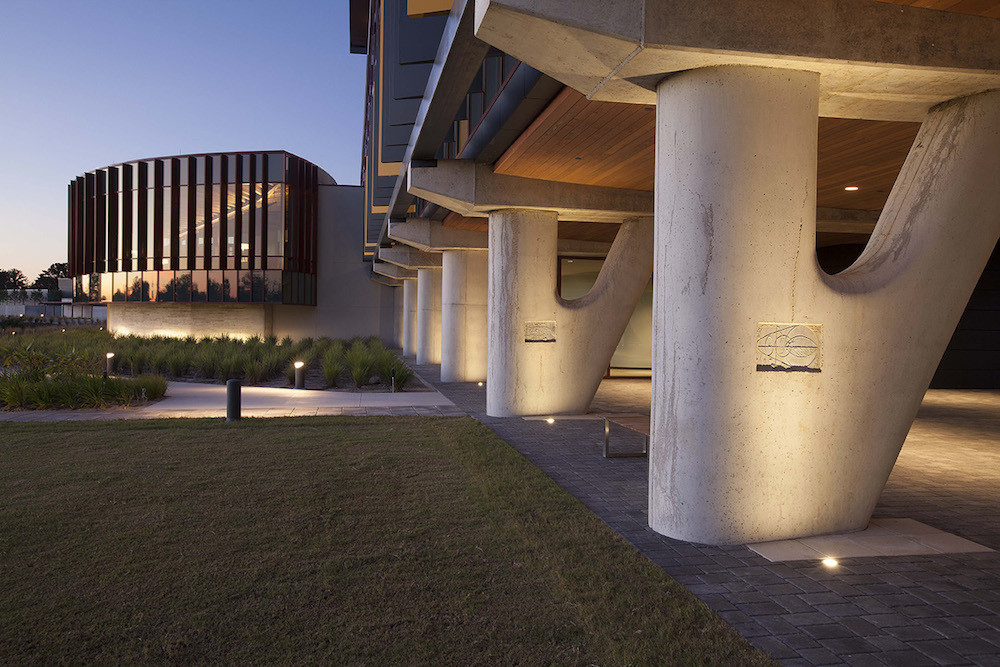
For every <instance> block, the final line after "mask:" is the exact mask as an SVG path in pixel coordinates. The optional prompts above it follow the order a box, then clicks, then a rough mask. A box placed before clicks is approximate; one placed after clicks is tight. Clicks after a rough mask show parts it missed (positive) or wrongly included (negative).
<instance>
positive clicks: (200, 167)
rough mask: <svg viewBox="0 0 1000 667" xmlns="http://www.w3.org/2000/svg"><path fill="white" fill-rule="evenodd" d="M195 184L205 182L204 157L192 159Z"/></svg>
mask: <svg viewBox="0 0 1000 667" xmlns="http://www.w3.org/2000/svg"><path fill="white" fill-rule="evenodd" d="M194 175H195V176H194V178H195V182H196V183H198V184H199V185H201V184H202V183H204V182H205V156H204V155H199V156H198V157H196V158H195V159H194Z"/></svg>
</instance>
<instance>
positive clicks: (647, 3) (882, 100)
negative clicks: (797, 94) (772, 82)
mask: <svg viewBox="0 0 1000 667" xmlns="http://www.w3.org/2000/svg"><path fill="white" fill-rule="evenodd" d="M475 1H476V36H477V37H479V38H480V39H482V40H483V41H486V42H489V43H490V44H492V45H493V46H496V47H497V48H499V49H502V50H503V51H505V52H507V53H510V54H511V55H513V56H514V57H516V58H518V59H520V60H522V61H524V62H526V63H528V64H529V65H531V66H532V67H535V68H537V69H539V70H541V71H543V72H545V73H546V74H548V75H549V76H552V77H553V78H555V79H557V80H559V81H561V82H563V83H565V84H566V85H568V86H570V87H572V88H575V89H576V90H578V91H580V92H581V93H583V94H585V95H586V96H587V97H588V98H589V99H593V100H603V101H615V102H632V103H638V104H653V103H655V101H656V94H655V88H656V86H657V85H658V84H659V82H660V81H662V80H663V79H664V78H665V77H666V76H668V75H670V74H671V73H675V72H681V71H684V70H689V69H694V68H701V67H713V66H720V65H748V66H761V67H777V68H786V69H795V70H807V71H814V72H817V73H818V74H819V75H820V108H819V113H820V115H822V116H832V117H841V118H863V119H870V120H903V121H920V120H923V117H924V115H925V114H926V112H927V110H928V109H929V108H930V107H931V106H933V105H935V104H938V103H940V102H944V101H947V100H949V99H954V98H956V97H963V96H966V95H972V94H975V93H979V92H983V91H985V90H990V89H994V88H1000V19H993V18H986V17H981V16H969V15H964V14H957V13H952V12H943V11H934V10H929V9H923V8H917V7H909V6H900V5H895V4H887V3H882V2H873V1H872V0H809V1H808V2H803V1H802V0H768V2H746V0H714V1H713V2H708V3H707V2H704V1H703V0H622V1H621V2H614V3H607V2H593V1H589V0H588V1H586V2H565V0H475Z"/></svg>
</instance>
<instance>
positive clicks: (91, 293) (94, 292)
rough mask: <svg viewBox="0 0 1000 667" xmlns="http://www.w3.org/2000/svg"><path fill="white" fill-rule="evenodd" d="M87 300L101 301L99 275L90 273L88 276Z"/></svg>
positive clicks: (101, 293)
mask: <svg viewBox="0 0 1000 667" xmlns="http://www.w3.org/2000/svg"><path fill="white" fill-rule="evenodd" d="M87 283H88V287H87V300H88V301H101V300H102V297H103V292H102V291H101V274H99V273H91V274H90V275H89V276H88V281H87Z"/></svg>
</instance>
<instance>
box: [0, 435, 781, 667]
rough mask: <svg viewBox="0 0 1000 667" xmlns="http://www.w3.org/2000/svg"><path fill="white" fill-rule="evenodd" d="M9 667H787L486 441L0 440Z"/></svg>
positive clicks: (495, 442)
mask: <svg viewBox="0 0 1000 667" xmlns="http://www.w3.org/2000/svg"><path fill="white" fill-rule="evenodd" d="M0 498H2V504H0V581H2V585H0V662H4V663H9V662H31V663H34V662H39V661H45V662H53V661H65V662H74V663H79V662H99V663H108V662H115V663H122V662H136V661H141V662H200V663H219V662H228V663H246V662H268V663H276V662H280V663H289V662H292V663H305V662H317V661H325V662H332V663H338V664H340V663H354V664H356V663H368V664H387V663H391V664H399V663H405V664H417V663H438V664H440V663H447V664H456V663H460V664H496V663H503V664H511V663H521V664H552V663H557V664H627V663H631V664H678V663H688V664H712V663H714V664H736V663H739V664H764V663H767V662H768V661H767V659H766V658H765V657H764V656H763V655H762V654H760V653H758V652H757V651H756V650H755V649H753V648H752V647H751V646H750V645H749V644H748V643H747V642H746V641H745V640H743V639H742V638H741V637H739V635H737V634H736V633H735V632H734V631H733V630H732V629H731V628H730V627H729V626H727V625H726V624H724V623H723V622H722V621H720V620H719V619H718V618H717V617H716V616H715V615H713V614H712V613H711V612H710V611H709V610H708V609H707V608H706V607H705V606H704V605H703V604H701V603H700V602H698V601H697V600H696V599H695V598H694V597H693V596H692V595H690V594H689V593H687V592H686V591H685V590H684V589H683V588H682V587H681V586H680V585H678V584H677V583H676V582H674V581H673V580H672V579H670V578H669V577H667V576H666V575H665V574H664V573H663V571H662V570H660V569H659V568H658V567H656V566H655V565H653V564H652V563H650V562H649V561H648V560H646V559H645V558H643V557H642V556H641V555H640V554H638V553H637V552H636V551H635V550H634V549H633V548H632V547H631V546H629V545H628V544H627V543H625V542H624V541H623V540H622V539H621V538H619V537H618V536H617V535H616V534H615V533H614V532H613V531H611V530H610V529H609V528H608V527H607V526H605V525H604V524H603V523H602V522H601V521H600V520H598V519H597V518H596V517H595V516H594V515H593V514H591V513H590V512H589V511H588V510H587V509H586V508H585V507H583V505H582V504H580V503H579V502H578V501H577V500H576V499H574V498H573V497H572V496H569V495H568V494H566V493H565V492H564V491H562V490H561V489H560V488H559V487H558V486H557V485H556V484H555V483H554V482H552V481H551V480H550V479H549V478H548V477H547V476H545V475H544V474H542V473H541V472H540V471H538V470H537V469H536V468H534V467H533V466H532V465H530V464H529V463H528V462H527V461H525V460H524V459H523V458H522V457H521V456H520V455H519V454H518V453H517V452H515V451H514V450H513V449H511V448H510V447H509V446H508V445H507V444H506V443H504V442H503V441H502V440H500V439H499V438H497V437H496V436H495V435H494V434H493V433H492V432H490V431H488V430H487V429H486V428H485V427H483V426H482V425H480V424H479V423H477V422H475V421H473V420H471V419H467V418H462V419H440V418H439V419H433V418H415V417H414V418H299V419H270V420H245V421H243V422H242V423H239V424H224V423H220V422H219V421H211V420H164V421H148V422H99V423H98V422H92V423H65V422H64V423H56V424H9V423H4V424H0Z"/></svg>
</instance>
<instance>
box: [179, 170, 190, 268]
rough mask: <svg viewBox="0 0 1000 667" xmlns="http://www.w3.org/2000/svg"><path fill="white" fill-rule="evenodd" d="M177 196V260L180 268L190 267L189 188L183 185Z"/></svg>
mask: <svg viewBox="0 0 1000 667" xmlns="http://www.w3.org/2000/svg"><path fill="white" fill-rule="evenodd" d="M179 190H180V191H179V192H178V198H177V255H178V257H177V261H178V266H177V268H179V269H186V268H188V265H187V257H188V189H187V186H185V185H182V186H181V187H180V189H179Z"/></svg>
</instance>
